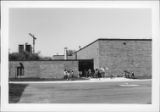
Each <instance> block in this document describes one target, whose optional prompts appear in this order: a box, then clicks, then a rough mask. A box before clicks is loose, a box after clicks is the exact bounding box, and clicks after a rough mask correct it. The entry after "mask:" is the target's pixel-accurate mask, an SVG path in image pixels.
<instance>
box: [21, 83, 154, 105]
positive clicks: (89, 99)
mask: <svg viewBox="0 0 160 112" xmlns="http://www.w3.org/2000/svg"><path fill="white" fill-rule="evenodd" d="M18 103H113V104H116V103H118V104H121V103H122V104H125V103H127V104H128V103H130V104H143V103H144V104H149V103H151V80H150V81H131V82H128V81H126V82H98V83H95V82H88V83H48V84H47V83H40V84H36V83H31V84H29V85H28V86H27V87H26V88H25V90H24V92H23V94H22V96H21V98H20V101H19V102H18Z"/></svg>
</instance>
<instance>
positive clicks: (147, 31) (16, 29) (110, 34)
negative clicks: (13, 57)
mask: <svg viewBox="0 0 160 112" xmlns="http://www.w3.org/2000/svg"><path fill="white" fill-rule="evenodd" d="M9 16H10V20H9V22H10V23H9V25H10V26H9V28H10V29H9V48H10V51H11V52H17V51H18V44H24V43H25V42H28V43H30V44H32V38H31V37H30V36H29V35H28V33H33V34H34V35H35V36H36V37H37V38H38V39H37V40H36V48H35V49H36V52H37V51H41V55H43V56H52V55H54V54H56V53H59V54H63V51H64V47H65V46H67V47H68V48H69V49H74V50H78V46H79V45H80V46H82V47H83V46H85V45H87V44H89V43H91V42H92V41H94V40H96V39H98V38H151V35H152V34H151V33H152V32H151V31H152V29H151V27H152V24H151V10H150V9H109V8H108V9H107V8H106V9H94V8H93V9H91V8H90V9H85V8H82V9H78V8H76V9H75V8H72V9H71V8H59V9H58V8H57V9H55V8H53V9H50V8H48V9H35V8H32V9H31V8H30V9H24V8H23V9H11V10H10V15H9Z"/></svg>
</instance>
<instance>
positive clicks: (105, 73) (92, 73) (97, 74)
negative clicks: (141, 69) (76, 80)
mask: <svg viewBox="0 0 160 112" xmlns="http://www.w3.org/2000/svg"><path fill="white" fill-rule="evenodd" d="M76 75H77V77H87V78H89V77H90V78H99V79H100V78H104V77H110V78H113V77H114V76H115V75H112V74H111V73H110V72H109V69H108V68H104V67H101V68H96V69H88V70H87V69H86V70H84V71H79V73H78V74H76ZM119 76H120V77H125V78H132V79H135V75H134V72H129V71H126V70H125V71H124V72H123V73H122V74H121V75H117V77H119ZM73 77H74V72H73V70H66V69H65V70H64V79H66V80H69V79H72V78H73Z"/></svg>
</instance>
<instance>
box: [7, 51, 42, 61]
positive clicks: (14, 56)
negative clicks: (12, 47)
mask: <svg viewBox="0 0 160 112" xmlns="http://www.w3.org/2000/svg"><path fill="white" fill-rule="evenodd" d="M40 59H41V58H40V56H39V54H38V53H34V54H32V53H28V52H23V53H10V54H9V60H10V61H18V60H22V61H23V60H40Z"/></svg>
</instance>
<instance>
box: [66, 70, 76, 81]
mask: <svg viewBox="0 0 160 112" xmlns="http://www.w3.org/2000/svg"><path fill="white" fill-rule="evenodd" d="M73 77H74V72H73V70H66V69H65V70H64V79H66V80H69V79H71V78H73Z"/></svg>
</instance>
